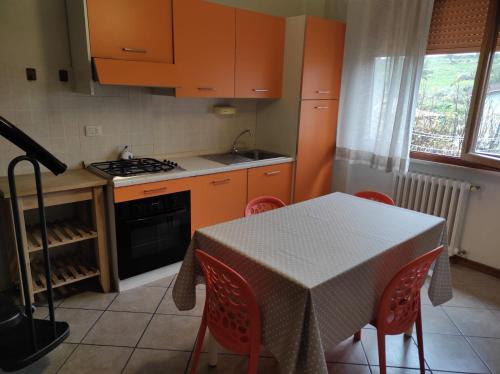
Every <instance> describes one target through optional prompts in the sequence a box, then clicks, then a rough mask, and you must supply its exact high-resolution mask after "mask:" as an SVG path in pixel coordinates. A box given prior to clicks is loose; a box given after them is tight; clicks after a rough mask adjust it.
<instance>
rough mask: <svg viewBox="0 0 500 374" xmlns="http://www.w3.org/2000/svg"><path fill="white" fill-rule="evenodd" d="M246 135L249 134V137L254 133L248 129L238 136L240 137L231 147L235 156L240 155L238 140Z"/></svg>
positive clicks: (237, 137)
mask: <svg viewBox="0 0 500 374" xmlns="http://www.w3.org/2000/svg"><path fill="white" fill-rule="evenodd" d="M246 133H248V134H249V135H251V134H252V132H251V131H250V129H246V130H243V131H242V132H240V133H239V134H238V136H236V138H235V139H234V142H233V145H232V146H231V153H232V154H235V153H238V152H239V149H238V140H239V139H240V138H241V137H242V136H243V135H245V134H246Z"/></svg>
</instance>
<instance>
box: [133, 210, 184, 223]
mask: <svg viewBox="0 0 500 374" xmlns="http://www.w3.org/2000/svg"><path fill="white" fill-rule="evenodd" d="M186 212H187V209H186V208H180V209H176V210H171V211H169V212H165V213H160V214H157V215H155V216H148V217H144V218H134V219H129V220H126V221H123V223H125V224H126V225H133V224H134V223H142V222H147V221H152V220H157V219H159V218H160V217H171V216H175V215H179V214H183V213H186Z"/></svg>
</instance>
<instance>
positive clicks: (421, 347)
mask: <svg viewBox="0 0 500 374" xmlns="http://www.w3.org/2000/svg"><path fill="white" fill-rule="evenodd" d="M415 325H416V328H417V343H418V360H419V362H420V373H421V374H425V360H424V336H423V333H422V311H421V309H419V310H418V315H417V320H416V321H415Z"/></svg>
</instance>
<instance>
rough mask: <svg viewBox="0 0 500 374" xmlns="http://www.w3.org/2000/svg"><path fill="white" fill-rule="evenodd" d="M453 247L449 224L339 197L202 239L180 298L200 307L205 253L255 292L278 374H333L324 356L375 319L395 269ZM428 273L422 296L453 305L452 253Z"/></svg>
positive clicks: (189, 260) (182, 278) (189, 255)
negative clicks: (200, 257)
mask: <svg viewBox="0 0 500 374" xmlns="http://www.w3.org/2000/svg"><path fill="white" fill-rule="evenodd" d="M446 241H447V235H446V221H445V220H444V219H443V218H440V217H435V216H431V215H427V214H423V213H419V212H415V211H412V210H407V209H403V208H399V207H396V206H391V205H387V204H382V203H379V202H376V201H372V200H368V199H362V198H359V197H355V196H352V195H349V194H345V193H340V192H336V193H332V194H329V195H325V196H322V197H319V198H315V199H312V200H308V201H305V202H301V203H297V204H292V205H289V206H287V207H284V208H280V209H275V210H272V211H268V212H265V213H261V214H257V215H253V216H250V217H246V218H241V219H237V220H234V221H230V222H225V223H221V224H218V225H214V226H210V227H205V228H202V229H199V230H197V231H196V232H195V234H194V235H193V238H192V241H191V244H190V246H189V248H188V250H187V252H186V255H185V258H184V261H183V263H182V266H181V269H180V272H179V273H178V275H177V278H176V281H175V285H174V289H173V299H174V302H175V304H176V305H177V307H178V308H179V309H180V310H189V309H192V308H194V306H195V304H196V285H197V284H201V283H203V282H204V278H203V274H202V271H201V268H200V267H199V265H198V264H197V262H196V259H195V256H194V251H195V249H201V250H203V251H205V252H207V253H208V254H210V255H212V256H214V257H216V258H218V259H219V260H221V261H223V262H224V263H225V264H227V265H229V266H230V267H232V268H233V269H234V270H236V271H237V272H238V273H239V274H240V275H241V276H242V277H243V278H245V279H246V280H247V282H248V283H249V284H250V286H251V287H252V289H253V290H254V293H255V295H256V298H257V302H258V304H259V307H260V313H261V319H262V327H261V328H262V345H263V346H264V347H265V348H266V349H267V351H269V352H270V353H271V354H272V355H273V356H274V357H275V358H276V359H277V361H278V363H279V366H280V371H281V373H314V374H318V373H320V374H321V373H328V368H327V364H326V360H325V352H326V351H327V350H329V349H331V348H333V347H335V346H336V345H337V344H339V343H340V342H342V341H343V340H345V339H346V338H348V337H349V336H351V335H353V334H354V333H355V332H356V331H358V330H360V329H361V328H363V327H364V326H365V325H367V324H368V323H369V322H370V321H372V320H373V319H374V318H375V316H376V312H377V305H378V300H379V299H380V297H381V295H382V293H383V291H384V289H385V287H386V286H387V284H388V283H389V281H390V280H391V279H392V278H393V277H394V275H395V274H396V273H397V272H398V270H399V269H400V268H401V267H402V266H404V265H405V264H407V263H408V262H410V261H412V260H414V259H416V258H417V257H419V256H421V255H423V254H425V253H427V252H429V251H431V250H433V249H434V248H436V247H438V246H439V245H445V246H446ZM431 273H432V275H431V276H430V282H429V285H428V287H426V288H425V290H426V291H427V292H428V296H429V299H430V300H431V302H432V304H433V305H435V306H436V305H440V304H443V303H445V302H446V301H448V300H450V299H451V297H452V286H451V274H450V264H449V256H448V252H447V251H446V250H445V251H443V252H442V254H441V255H440V256H439V257H438V259H437V261H436V263H435V265H434V267H433V269H432V272H431Z"/></svg>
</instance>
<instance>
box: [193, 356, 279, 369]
mask: <svg viewBox="0 0 500 374" xmlns="http://www.w3.org/2000/svg"><path fill="white" fill-rule="evenodd" d="M247 367H248V358H247V357H246V356H241V355H227V354H219V355H218V356H217V366H216V367H210V366H209V365H208V354H206V353H202V354H201V355H200V362H199V364H198V370H197V371H196V372H197V373H198V374H240V373H241V374H246V373H247ZM257 372H258V373H259V374H271V373H273V374H274V373H279V364H278V362H277V361H276V360H275V359H273V358H267V357H261V358H260V360H259V368H258V371H257Z"/></svg>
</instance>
